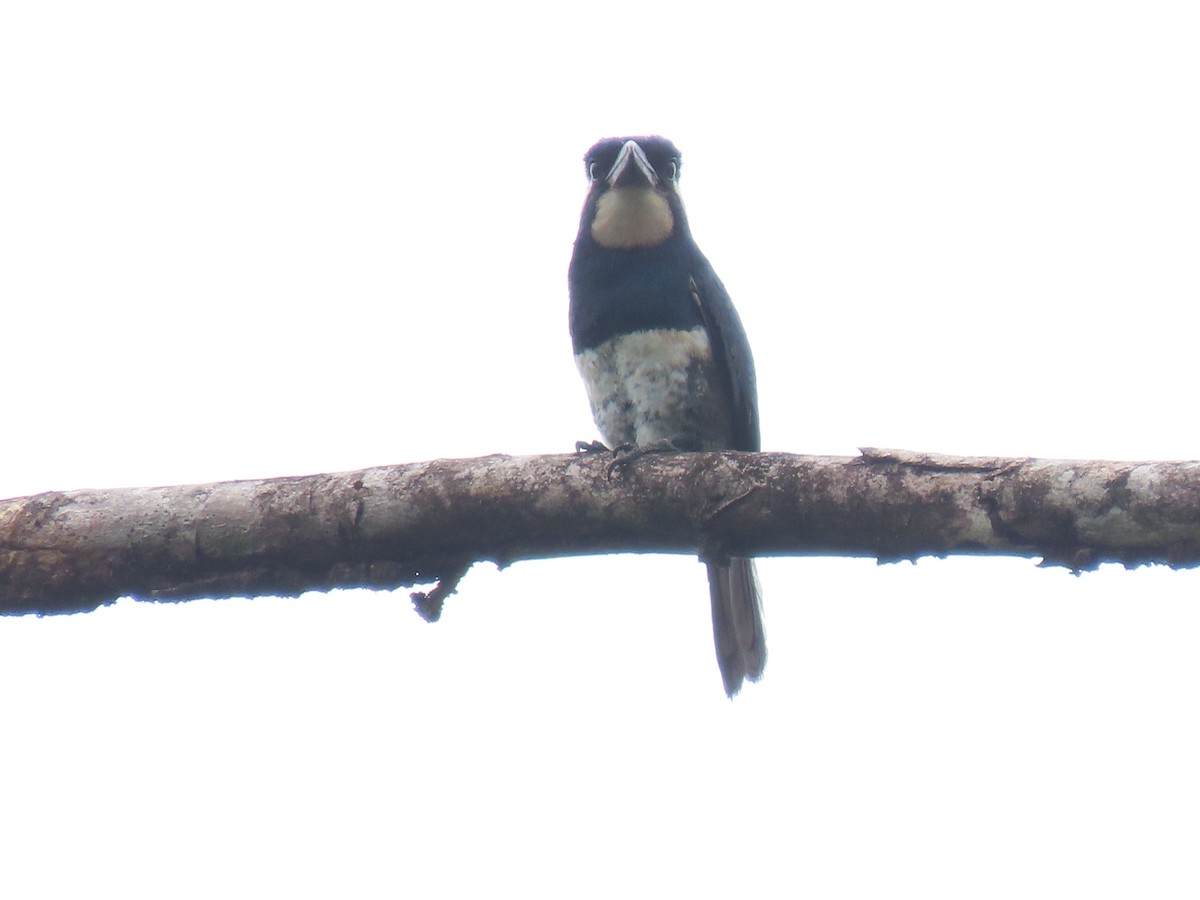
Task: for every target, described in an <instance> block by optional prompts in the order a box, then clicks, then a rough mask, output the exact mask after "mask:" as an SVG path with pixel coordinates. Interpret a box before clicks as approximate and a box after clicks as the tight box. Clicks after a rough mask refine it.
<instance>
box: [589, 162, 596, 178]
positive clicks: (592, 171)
mask: <svg viewBox="0 0 1200 900" xmlns="http://www.w3.org/2000/svg"><path fill="white" fill-rule="evenodd" d="M587 172H588V181H595V180H596V163H595V162H594V161H593V160H590V159H589V160H588V164H587Z"/></svg>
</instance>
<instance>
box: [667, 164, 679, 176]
mask: <svg viewBox="0 0 1200 900" xmlns="http://www.w3.org/2000/svg"><path fill="white" fill-rule="evenodd" d="M667 177H668V178H670V179H671V180H672V181H678V180H679V160H678V159H673V160H671V161H670V162H669V163H667Z"/></svg>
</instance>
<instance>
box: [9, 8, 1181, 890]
mask: <svg viewBox="0 0 1200 900" xmlns="http://www.w3.org/2000/svg"><path fill="white" fill-rule="evenodd" d="M401 9H402V5H401V4H362V3H342V4H328V5H324V6H322V5H316V4H297V3H288V4H284V3H265V2H246V0H241V2H238V3H206V4H191V5H184V4H161V3H144V4H134V3H105V4H82V3H80V4H71V3H49V2H47V3H38V4H33V3H27V4H17V3H12V4H6V5H5V6H4V7H3V9H2V12H0V122H2V123H3V124H2V125H0V128H2V130H3V139H2V140H0V258H2V262H0V304H2V309H3V319H2V323H3V324H2V325H0V329H2V330H0V361H2V363H3V369H2V370H3V373H4V384H5V390H4V412H3V417H2V418H0V429H2V430H3V433H4V438H3V443H2V444H0V447H2V449H0V497H3V496H17V495H24V494H30V493H35V492H38V491H44V490H58V489H70V488H80V487H108V486H121V485H134V484H170V483H188V482H203V481H214V480H221V479H229V478H254V477H266V476H275V475H296V474H305V473H311V472H318V471H336V470H346V469H356V468H361V467H365V466H370V465H377V464H386V463H399V462H410V461H417V460H423V459H430V458H435V457H471V456H477V455H483V454H488V453H498V452H503V453H513V454H523V453H551V452H563V451H566V450H569V449H570V448H571V447H572V445H573V442H574V441H575V440H576V439H580V438H590V437H593V436H595V430H594V427H593V426H592V424H591V421H590V417H589V414H588V410H587V404H586V400H585V398H584V394H583V389H582V387H581V385H580V383H579V380H578V377H577V375H576V373H575V371H574V367H573V364H572V360H571V352H570V344H569V339H568V336H567V329H566V315H567V292H566V266H567V261H568V258H569V255H570V251H571V243H572V241H573V239H574V235H575V230H576V227H577V223H578V212H579V207H580V204H581V202H582V199H583V194H584V190H585V182H584V176H583V168H582V163H581V156H582V154H583V152H584V150H585V149H586V148H587V147H588V146H589V145H590V144H591V143H592V142H593V141H594V140H595V139H597V138H599V137H602V136H609V135H620V134H639V133H645V132H660V133H662V134H665V135H667V136H669V137H671V138H672V139H673V140H675V141H676V143H677V144H679V146H680V147H681V148H682V149H683V152H684V168H683V190H684V194H685V196H686V197H687V199H688V205H689V212H690V216H691V223H692V228H693V232H694V234H695V235H696V237H697V239H698V241H699V242H700V244H701V247H702V248H703V249H704V250H705V252H706V253H707V254H708V256H709V258H710V259H711V260H712V261H713V263H714V265H715V266H716V268H717V271H718V272H719V273H720V274H721V276H722V278H723V280H724V281H725V283H726V285H727V287H728V288H729V290H730V293H731V294H732V296H733V298H734V300H735V302H736V303H737V305H738V307H739V310H740V311H741V314H742V317H743V320H744V322H745V324H746V327H747V330H748V332H749V335H750V339H751V342H752V345H753V347H754V350H755V356H756V360H757V364H758V372H759V383H760V393H761V407H762V421H763V443H764V446H765V447H766V448H768V449H772V450H789V451H796V452H809V453H837V454H852V453H854V452H855V448H856V447H859V446H881V447H900V448H905V449H912V450H927V451H941V452H950V453H978V454H987V455H1020V456H1026V455H1039V456H1058V457H1075V458H1118V459H1130V458H1132V459H1139V458H1151V459H1153V458H1158V459H1170V458H1185V459H1186V458H1196V457H1197V456H1198V455H1200V447H1198V446H1197V440H1196V427H1195V411H1194V410H1195V400H1194V397H1195V377H1196V376H1195V372H1196V349H1195V348H1196V332H1197V325H1198V324H1200V323H1198V316H1197V312H1196V310H1197V299H1198V297H1200V267H1198V266H1197V247H1198V246H1200V244H1198V242H1200V212H1198V210H1200V165H1198V164H1197V160H1200V116H1198V114H1197V112H1198V109H1200V103H1198V94H1200V54H1197V49H1196V48H1197V47H1198V46H1200V13H1197V12H1195V11H1194V10H1195V8H1194V5H1192V4H1188V3H1183V2H1180V3H1153V2H1151V3H1140V4H1111V3H1082V2H1080V3H1070V2H1052V0H1051V2H1037V3H1021V2H1018V3H1008V4H1004V5H995V4H964V3H906V4H892V3H840V4H800V5H797V6H794V7H790V8H788V10H787V11H786V12H783V11H782V9H783V8H782V7H774V6H757V5H754V4H746V3H740V4H735V5H728V4H722V5H721V7H720V9H717V8H715V7H714V8H711V9H710V8H709V7H707V6H706V5H704V4H680V5H678V6H659V5H655V4H639V5H633V6H624V7H623V6H620V5H617V6H607V7H606V6H602V5H596V4H589V5H587V6H586V7H585V6H578V7H576V6H574V5H571V6H567V5H565V4H563V5H561V6H559V7H556V8H550V7H549V6H547V7H546V8H542V7H537V6H520V5H516V4H489V5H487V6H483V5H479V6H472V5H470V4H467V5H464V6H452V5H446V6H444V7H442V8H441V10H440V11H433V12H431V11H430V10H429V9H427V8H426V9H423V10H422V11H421V12H419V13H418V12H414V11H412V10H411V9H410V10H408V11H405V12H402V11H401ZM760 571H761V574H762V580H763V584H764V592H765V598H766V599H765V606H766V617H767V630H768V638H769V646H770V661H769V664H768V667H767V673H766V677H765V679H764V680H763V681H762V683H760V684H759V685H756V686H752V687H750V688H748V689H747V690H745V691H744V692H743V694H742V696H741V697H739V698H738V700H737V701H736V702H734V703H732V704H731V703H729V702H728V701H726V700H725V698H724V696H723V694H722V692H721V688H720V680H719V677H718V674H717V669H716V664H715V661H714V658H713V650H712V645H711V630H710V625H709V621H708V600H707V594H706V588H705V581H704V575H703V570H702V568H701V567H700V566H699V565H698V564H697V563H696V562H695V561H694V560H690V559H687V558H674V557H632V556H630V557H606V558H592V559H568V560H557V561H553V562H533V563H522V564H518V565H515V566H513V567H511V568H510V569H508V570H506V571H504V572H499V573H498V572H496V571H495V570H494V569H493V568H492V567H490V566H481V567H478V568H477V569H476V570H474V571H472V573H471V574H470V575H469V576H468V577H467V578H466V579H465V581H464V582H463V584H462V587H461V589H460V591H459V594H458V595H456V596H455V597H453V598H452V599H451V601H450V603H449V605H448V608H447V611H446V614H445V616H444V619H443V621H442V622H441V623H440V624H438V625H436V626H430V625H426V624H425V623H423V622H422V621H420V620H419V619H418V617H417V616H416V614H415V613H413V612H412V610H411V608H410V604H409V601H408V598H407V593H406V592H397V593H395V594H387V593H362V592H354V593H335V594H330V595H320V594H312V595H306V596H305V597H303V598H301V599H299V600H276V599H262V600H254V601H246V600H234V601H222V602H208V601H201V602H194V603H188V604H182V605H178V606H152V605H143V604H134V603H132V602H130V601H124V602H122V603H119V604H118V605H117V606H116V607H113V608H108V609H104V610H101V611H99V612H96V613H94V614H89V615H82V616H72V617H63V618H53V619H44V620H37V619H5V620H0V685H3V687H2V688H0V770H2V771H3V773H4V774H3V776H2V777H0V894H3V895H4V896H6V897H14V898H15V897H67V896H97V895H98V894H101V893H111V894H113V895H117V894H120V895H121V896H124V897H163V896H215V895H222V896H234V897H267V896H297V895H306V896H345V897H392V896H404V897H443V896H444V897H468V896H475V897H480V896H505V895H509V894H512V895H517V894H518V893H519V894H520V895H521V896H530V897H563V896H594V897H609V896H718V895H723V896H729V895H731V894H732V893H733V892H735V891H736V892H738V893H739V894H745V895H747V896H762V897H773V896H793V895H806V896H814V897H879V896H905V895H912V896H918V895H919V896H921V897H923V898H931V897H989V896H995V897H1002V896H1033V897H1061V896H1091V897H1096V896H1113V897H1117V896H1154V897H1176V896H1179V897H1182V896H1195V894H1196V893H1197V891H1198V890H1200V870H1198V869H1197V867H1196V864H1195V851H1196V846H1197V841H1198V840H1200V813H1198V812H1197V810H1200V771H1198V768H1197V762H1196V760H1197V758H1198V755H1200V725H1198V724H1197V714H1196V710H1197V707H1198V702H1200V653H1197V650H1196V648H1197V644H1198V643H1200V573H1197V572H1180V573H1173V572H1170V571H1166V570H1158V569H1154V570H1146V569H1143V570H1139V571H1136V572H1125V571H1123V570H1120V569H1105V570H1103V571H1101V572H1100V573H1098V574H1090V575H1085V576H1083V577H1081V578H1073V577H1071V576H1070V575H1068V574H1066V573H1064V572H1062V571H1058V570H1039V569H1037V568H1036V567H1035V565H1034V563H1033V562H1031V561H1028V560H984V559H952V560H946V561H936V560H926V561H923V562H921V563H920V564H918V565H916V566H913V565H910V564H901V565H891V566H882V567H880V566H876V565H874V564H873V563H872V562H870V561H863V560H837V559H819V560H812V559H780V560H767V561H764V562H762V563H761V564H760ZM101 889H103V890H101Z"/></svg>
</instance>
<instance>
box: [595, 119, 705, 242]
mask: <svg viewBox="0 0 1200 900" xmlns="http://www.w3.org/2000/svg"><path fill="white" fill-rule="evenodd" d="M584 166H585V168H586V170H587V175H588V180H589V182H590V187H589V189H588V195H587V200H586V201H585V202H584V205H583V221H582V223H581V228H585V229H587V230H588V231H589V232H590V234H591V237H592V239H593V240H595V242H596V243H597V244H599V245H600V246H602V247H608V248H616V249H628V248H633V247H653V246H657V245H658V244H662V243H663V242H665V241H666V240H668V239H669V238H670V237H671V235H672V234H674V233H675V232H676V230H677V229H680V228H686V224H685V222H684V220H683V204H682V200H681V199H680V196H679V149H678V148H677V147H676V146H675V145H674V144H672V143H671V142H670V141H668V140H667V139H666V138H663V137H636V138H606V139H604V140H602V141H600V142H599V143H597V144H596V145H595V146H593V147H592V148H591V149H590V150H589V151H588V152H587V155H586V156H585V157H584Z"/></svg>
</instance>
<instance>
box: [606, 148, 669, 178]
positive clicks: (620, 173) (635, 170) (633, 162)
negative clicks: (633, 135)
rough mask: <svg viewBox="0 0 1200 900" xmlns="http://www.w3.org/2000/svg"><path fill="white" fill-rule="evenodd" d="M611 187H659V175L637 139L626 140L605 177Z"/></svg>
mask: <svg viewBox="0 0 1200 900" xmlns="http://www.w3.org/2000/svg"><path fill="white" fill-rule="evenodd" d="M605 180H606V181H607V182H608V186H609V187H630V186H637V187H657V185H658V175H657V174H656V173H655V171H654V167H653V166H651V165H650V160H648V159H646V151H645V150H643V149H642V148H641V147H640V146H639V145H638V142H637V141H626V142H625V145H624V146H623V147H621V152H620V153H618V154H617V161H616V162H615V163H613V167H612V168H611V169H609V170H608V176H607V177H606V178H605Z"/></svg>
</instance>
